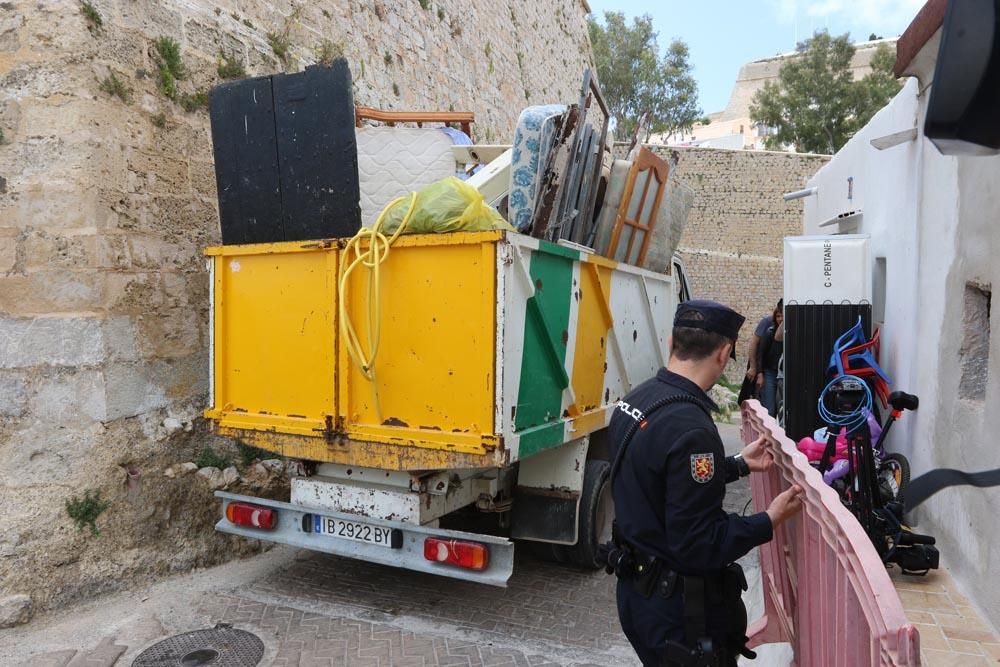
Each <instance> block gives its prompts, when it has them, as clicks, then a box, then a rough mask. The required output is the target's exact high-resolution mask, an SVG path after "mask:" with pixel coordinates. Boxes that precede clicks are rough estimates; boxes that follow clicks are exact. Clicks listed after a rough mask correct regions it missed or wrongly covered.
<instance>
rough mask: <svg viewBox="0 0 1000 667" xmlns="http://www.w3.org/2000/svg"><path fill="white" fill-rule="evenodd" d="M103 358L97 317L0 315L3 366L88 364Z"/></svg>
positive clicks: (26, 366) (0, 360) (98, 361)
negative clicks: (13, 316)
mask: <svg viewBox="0 0 1000 667" xmlns="http://www.w3.org/2000/svg"><path fill="white" fill-rule="evenodd" d="M103 358H104V346H103V345H102V340H101V321H100V320H99V319H97V318H91V317H88V318H82V317H34V318H30V319H27V318H25V319H19V318H0V368H29V367H32V366H43V365H48V366H86V365H90V364H97V363H100V362H101V360H102V359H103Z"/></svg>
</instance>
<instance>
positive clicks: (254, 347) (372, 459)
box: [205, 232, 677, 471]
mask: <svg viewBox="0 0 1000 667" xmlns="http://www.w3.org/2000/svg"><path fill="white" fill-rule="evenodd" d="M344 245H345V243H344V242H343V241H338V240H328V241H318V242H289V243H274V244H258V245H242V246H221V247H215V248H209V249H208V250H206V255H208V257H209V270H210V273H211V285H212V288H211V294H212V303H211V317H212V322H211V326H210V331H211V336H212V340H211V352H212V360H211V378H210V385H211V407H210V408H209V409H208V410H206V412H205V415H206V417H207V418H209V419H210V420H211V421H212V422H213V424H214V427H215V429H216V430H217V432H218V433H220V434H222V435H229V436H235V437H239V438H241V439H243V440H245V441H247V442H250V443H252V444H254V445H256V446H258V447H261V448H264V449H268V450H271V451H274V452H276V453H280V454H282V455H285V456H289V457H293V458H300V459H306V460H312V461H318V462H329V463H340V464H347V465H357V466H364V467H368V468H375V469H380V470H387V471H388V470H411V471H415V470H445V469H469V468H489V467H498V466H506V465H509V464H511V463H513V462H515V461H517V460H519V459H522V458H525V457H528V456H532V455H534V454H536V453H539V452H542V451H545V450H547V449H549V448H551V447H555V446H558V445H561V444H563V443H565V442H568V441H570V440H572V439H575V438H579V437H582V436H583V435H586V434H588V433H592V432H594V431H597V430H599V429H602V428H604V427H605V426H606V424H607V421H608V419H609V417H610V409H611V408H612V407H613V406H614V404H615V403H616V401H617V400H618V399H619V398H620V397H621V396H622V395H623V394H624V393H626V392H627V391H628V390H629V389H630V388H631V387H632V386H634V385H635V384H637V383H639V382H642V381H643V380H645V379H647V378H648V377H650V376H651V375H652V374H653V373H654V372H655V371H656V369H657V368H658V367H659V366H660V365H662V364H663V361H664V357H665V354H666V339H667V336H668V333H669V323H670V322H671V319H672V316H673V311H674V307H675V305H676V303H677V293H676V289H675V288H674V283H673V279H672V278H671V276H668V275H663V274H656V273H652V272H650V271H645V270H643V269H639V268H636V267H634V266H631V265H624V264H617V263H615V262H612V261H610V260H607V259H605V258H603V257H598V256H595V255H592V254H590V253H587V252H585V251H582V250H579V249H576V248H572V247H566V246H563V245H557V244H553V243H548V242H545V241H539V240H537V239H533V238H530V237H527V236H524V235H521V234H516V233H513V232H480V233H453V234H437V235H413V236H402V237H400V238H399V240H398V241H397V242H396V244H395V245H394V246H393V248H392V251H391V253H390V255H389V257H388V258H387V259H386V261H385V263H384V264H383V266H382V271H381V275H382V285H381V290H380V294H381V299H380V305H379V307H378V308H377V311H375V316H376V317H378V318H379V319H380V321H381V339H380V341H379V348H378V350H379V351H378V355H377V357H376V362H375V377H376V382H375V383H374V385H373V383H372V382H370V381H369V380H367V379H366V378H365V377H364V376H363V375H362V374H361V372H360V371H359V369H358V368H357V367H356V366H355V364H354V363H353V362H352V361H351V359H350V357H349V354H348V352H347V350H346V346H345V345H344V341H343V340H342V336H341V332H340V326H339V322H338V303H339V300H340V299H341V298H343V299H346V301H345V305H346V307H347V308H348V310H349V313H350V317H351V320H352V321H353V322H354V324H355V327H356V328H357V329H358V336H359V338H360V339H361V341H362V342H365V343H367V335H368V331H367V327H366V322H367V320H368V317H369V306H368V295H367V291H368V287H367V282H368V281H367V279H366V277H365V275H364V272H363V271H359V272H356V273H355V274H354V275H353V276H352V277H351V280H350V281H349V283H348V285H347V288H346V290H345V293H344V294H341V293H340V290H339V280H338V277H339V271H340V263H341V261H343V260H344V257H343V254H344V250H343V248H344ZM375 385H377V391H378V401H377V402H376V400H375V396H376V394H375Z"/></svg>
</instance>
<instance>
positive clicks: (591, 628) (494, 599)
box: [0, 428, 749, 667]
mask: <svg viewBox="0 0 1000 667" xmlns="http://www.w3.org/2000/svg"><path fill="white" fill-rule="evenodd" d="M724 436H725V439H726V440H727V445H728V446H727V449H730V450H734V449H735V448H736V447H737V446H738V444H737V440H736V438H735V430H734V429H733V428H726V429H725V430H724ZM748 493H749V492H748V489H747V486H746V484H745V482H743V483H739V482H738V483H736V484H734V485H731V486H730V490H729V495H728V497H727V507H728V508H729V509H731V510H733V511H741V510H742V509H743V506H744V505H745V503H746V501H747V498H748V497H749V495H748ZM217 622H226V623H231V624H233V625H234V626H235V627H237V628H241V629H245V630H249V631H251V632H253V633H255V634H257V635H258V636H260V637H261V639H262V640H263V641H264V643H265V646H266V653H265V659H264V662H263V663H262V664H271V665H279V666H289V667H291V666H299V667H306V666H310V667H311V666H318V665H330V666H333V665H350V666H356V667H361V666H371V667H376V666H378V667H385V666H388V665H392V666H395V667H406V666H411V665H412V666H424V665H427V666H430V665H440V666H442V667H443V666H446V665H601V666H606V665H635V664H638V662H637V660H636V659H635V656H634V654H633V653H632V651H631V649H630V647H629V646H628V643H627V641H626V640H625V638H624V636H623V635H622V632H621V628H620V627H619V625H618V619H617V615H616V612H615V604H614V578H613V577H609V576H607V575H605V574H604V573H603V572H596V573H595V572H581V571H579V570H573V569H569V568H567V567H564V566H560V565H554V564H550V563H546V562H542V561H539V560H536V559H533V558H531V557H530V556H528V555H519V556H518V558H517V562H516V566H515V574H514V576H513V578H512V579H511V580H510V582H509V586H508V588H506V589H499V588H491V587H486V586H482V585H478V584H471V583H466V582H460V581H453V580H448V579H442V578H440V577H435V576H432V575H425V574H420V573H414V572H409V571H405V570H397V569H393V568H388V567H383V566H379V565H372V564H368V563H360V562H357V561H351V560H345V559H342V558H337V557H334V556H328V555H324V554H314V553H310V552H305V551H299V552H296V551H294V550H292V549H287V548H278V549H275V550H273V551H271V552H269V553H268V554H265V555H263V556H261V557H258V558H255V559H251V560H250V561H244V562H242V563H231V564H228V565H226V566H223V567H221V568H215V569H213V570H209V571H205V572H201V573H197V574H194V575H188V576H186V577H179V578H176V579H174V580H170V581H167V582H163V583H161V584H157V585H156V586H153V587H151V588H149V589H147V590H143V591H134V592H130V593H127V594H123V595H119V596H115V597H113V598H108V599H105V600H101V601H96V602H94V603H91V604H89V605H86V606H84V607H82V608H79V609H75V610H70V612H69V613H66V614H64V615H63V616H59V617H52V618H49V619H42V620H41V621H39V622H36V623H33V624H32V625H31V626H28V627H27V628H21V629H18V630H15V631H8V633H7V634H2V633H0V655H9V656H13V658H14V661H13V664H33V665H45V666H46V667H48V666H53V667H55V666H57V665H58V666H60V667H63V666H65V665H67V664H69V665H76V664H87V665H91V666H92V667H96V666H97V665H112V664H119V665H125V664H130V663H131V661H132V658H133V657H134V656H135V655H137V654H138V653H139V652H140V651H141V650H142V649H144V648H146V647H148V646H149V645H151V644H152V643H154V642H155V641H156V640H157V639H158V638H161V637H164V636H167V635H170V634H174V633H178V632H184V631H187V630H193V629H199V628H204V627H211V626H213V625H214V624H215V623H217ZM102 638H104V644H102V645H100V646H99V645H98V643H99V641H101V639H102ZM112 646H118V647H120V648H119V649H109V647H112ZM32 656H33V657H32ZM85 658H90V660H89V661H88V662H84V659H85ZM71 660H76V661H77V662H75V663H74V662H71ZM4 664H8V663H4Z"/></svg>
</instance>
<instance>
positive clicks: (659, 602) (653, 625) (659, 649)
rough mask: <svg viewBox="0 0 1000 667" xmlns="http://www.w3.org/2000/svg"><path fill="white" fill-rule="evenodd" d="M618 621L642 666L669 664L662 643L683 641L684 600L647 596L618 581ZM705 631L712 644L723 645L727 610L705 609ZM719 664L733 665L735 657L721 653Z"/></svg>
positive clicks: (675, 596) (726, 626) (726, 625)
mask: <svg viewBox="0 0 1000 667" xmlns="http://www.w3.org/2000/svg"><path fill="white" fill-rule="evenodd" d="M617 598H618V620H619V621H620V622H621V625H622V631H623V632H624V633H625V636H626V637H627V638H628V641H629V643H630V644H632V648H633V649H635V652H636V654H637V655H638V656H639V660H641V661H642V664H643V667H663V666H664V665H672V664H674V663H670V662H668V660H667V653H666V643H667V642H668V641H675V642H678V643H680V644H683V643H684V640H685V637H684V600H683V598H682V597H681V596H680V595H673V596H671V597H669V598H665V597H663V596H662V595H659V594H657V593H654V594H653V595H652V596H650V597H649V598H648V599H647V598H644V597H642V595H640V594H639V593H637V592H636V591H635V589H633V588H632V585H631V584H630V583H629V582H628V581H623V580H621V579H619V580H618V595H617ZM706 627H707V630H708V632H709V634H710V635H711V636H712V637H713V640H714V643H715V645H716V646H723V642H724V641H725V637H726V635H727V634H728V630H729V628H728V612H727V610H726V609H724V608H717V609H709V610H708V623H707V626H706ZM718 664H719V665H720V666H722V667H736V658H735V656H733V657H730V656H728V655H727V656H724V657H723V658H722V659H721V660H720V661H719V663H718Z"/></svg>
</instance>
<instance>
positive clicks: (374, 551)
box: [215, 491, 514, 586]
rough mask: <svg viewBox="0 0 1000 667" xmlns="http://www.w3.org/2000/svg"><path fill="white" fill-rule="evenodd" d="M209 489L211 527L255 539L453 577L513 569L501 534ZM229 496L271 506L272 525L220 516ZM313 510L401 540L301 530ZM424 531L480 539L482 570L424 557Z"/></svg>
mask: <svg viewBox="0 0 1000 667" xmlns="http://www.w3.org/2000/svg"><path fill="white" fill-rule="evenodd" d="M215 495H216V497H218V498H221V499H222V519H220V520H219V522H218V523H217V524H215V529H216V530H217V531H219V532H222V533H230V534H232V535H240V536H242V537H249V538H252V539H255V540H266V541H268V542H276V543H278V544H288V545H290V546H294V547H298V548H300V549H308V550H310V551H321V552H323V553H328V554H334V555H337V556H343V557H345V558H353V559H355V560H362V561H367V562H370V563H380V564H382V565H390V566H392V567H402V568H406V569H409V570H415V571H417V572H426V573H428V574H436V575H440V576H443V577H451V578H453V579H463V580H465V581H476V582H479V583H483V584H489V585H491V586H506V585H507V580H508V579H509V578H510V575H511V573H512V572H513V570H514V543H513V542H511V541H510V540H508V539H506V538H503V537H495V536H493V535H481V534H479V533H465V532H461V531H456V530H442V529H440V528H429V527H425V526H414V525H411V524H406V523H400V522H397V521H386V520H383V519H370V518H368V517H364V516H360V515H355V514H345V513H342V512H331V511H329V510H322V509H312V508H309V507H304V506H301V505H293V504H291V503H284V502H281V501H277V500H267V499H265V498H256V497H254V496H240V495H236V494H233V493H226V492H224V491H216V492H215ZM234 501H241V502H247V503H253V504H254V505H259V506H262V507H269V508H271V509H273V510H276V511H277V513H278V522H277V527H276V528H274V529H273V530H262V529H258V528H245V527H243V526H238V525H236V524H233V523H230V521H229V520H228V519H226V508H227V507H228V506H229V503H231V502H234ZM317 514H318V515H321V516H324V517H332V518H335V519H341V520H344V521H358V522H362V523H365V524H368V525H371V526H380V527H382V528H390V529H395V530H398V531H400V533H401V534H402V543H401V546H400V547H399V548H389V547H386V546H380V545H375V544H367V543H365V542H357V541H354V540H348V539H341V538H337V537H333V536H330V535H321V534H317V533H315V532H307V531H305V530H303V518H304V517H306V515H313V516H315V515H317ZM428 537H435V538H438V539H444V540H465V541H469V542H478V543H480V544H483V545H485V546H486V547H487V548H488V549H489V565H488V566H487V567H486V569H485V570H482V571H476V570H467V569H463V568H460V567H457V566H453V565H447V564H444V563H438V562H435V561H429V560H427V559H426V558H424V540H425V539H426V538H428Z"/></svg>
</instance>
